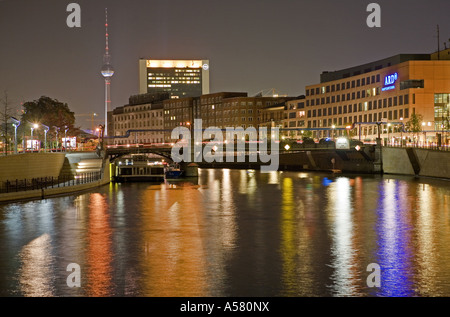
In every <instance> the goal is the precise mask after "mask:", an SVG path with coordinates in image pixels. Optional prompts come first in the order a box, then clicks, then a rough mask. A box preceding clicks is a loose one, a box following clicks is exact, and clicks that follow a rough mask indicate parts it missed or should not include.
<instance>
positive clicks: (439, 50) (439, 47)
mask: <svg viewBox="0 0 450 317" xmlns="http://www.w3.org/2000/svg"><path fill="white" fill-rule="evenodd" d="M437 41H438V55H437V58H438V60H440V59H441V58H440V55H441V46H440V39H439V24H438V25H437Z"/></svg>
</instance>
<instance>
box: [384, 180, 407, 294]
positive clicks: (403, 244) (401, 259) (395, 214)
mask: <svg viewBox="0 0 450 317" xmlns="http://www.w3.org/2000/svg"><path fill="white" fill-rule="evenodd" d="M378 193H379V203H378V208H377V213H378V223H377V233H378V237H377V242H378V252H377V255H378V262H377V263H378V264H379V265H380V267H381V273H382V274H381V289H380V292H379V294H380V295H382V296H396V297H400V296H411V295H413V294H414V288H413V287H412V277H413V276H412V275H413V273H414V271H413V269H412V265H413V263H412V259H411V257H412V254H411V248H412V247H413V246H414V243H413V242H412V241H411V229H412V227H411V218H410V217H411V209H412V206H409V200H408V199H407V198H408V196H407V195H406V193H405V192H404V189H403V187H402V183H401V182H399V181H395V180H385V181H382V182H380V185H379V189H378ZM405 198H406V199H405Z"/></svg>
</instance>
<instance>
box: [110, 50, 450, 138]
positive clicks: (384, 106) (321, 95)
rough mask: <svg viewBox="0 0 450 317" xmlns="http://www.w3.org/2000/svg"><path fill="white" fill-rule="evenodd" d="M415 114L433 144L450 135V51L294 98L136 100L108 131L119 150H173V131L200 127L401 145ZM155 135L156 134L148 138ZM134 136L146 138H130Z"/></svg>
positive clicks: (340, 75) (381, 65)
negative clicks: (153, 146) (151, 146)
mask: <svg viewBox="0 0 450 317" xmlns="http://www.w3.org/2000/svg"><path fill="white" fill-rule="evenodd" d="M415 114H417V115H420V116H422V123H421V124H422V126H421V130H422V131H424V132H426V133H427V134H426V135H427V137H428V138H435V137H436V135H437V134H442V133H444V132H445V131H448V129H449V119H450V49H446V50H444V51H441V52H440V54H439V55H438V54H437V53H434V54H399V55H396V56H392V57H389V58H386V59H383V60H378V61H374V62H371V63H367V64H364V65H360V66H356V67H351V68H347V69H342V70H338V71H333V72H323V73H322V74H321V75H320V82H319V83H317V84H312V85H308V86H306V87H305V94H304V95H301V96H295V97H288V96H261V95H259V96H248V94H247V93H245V92H219V93H209V94H203V95H200V96H189V97H184V98H173V96H171V95H170V94H168V93H165V92H164V93H146V94H140V95H137V96H131V97H130V100H129V104H128V105H125V106H123V107H119V108H116V109H115V110H114V111H112V112H111V121H110V122H111V128H110V130H111V129H112V130H113V135H114V136H115V137H116V138H115V141H114V143H116V144H127V143H169V142H171V141H172V139H171V131H172V130H173V129H174V128H176V127H179V126H186V127H189V126H190V125H191V124H192V122H193V121H194V119H202V123H203V128H207V127H218V128H222V129H225V128H226V127H243V128H248V127H255V128H259V127H263V126H265V127H275V126H276V127H280V128H283V129H284V130H283V132H282V135H283V136H285V137H290V138H296V139H299V138H301V137H303V136H304V135H305V134H304V133H305V132H306V131H308V135H310V136H312V137H314V138H316V139H321V138H324V137H329V136H339V135H342V134H347V132H348V129H349V128H351V129H353V130H352V131H353V132H354V133H353V135H354V136H355V137H359V138H361V139H362V140H365V141H374V140H375V139H376V138H377V137H378V136H379V135H383V136H384V137H385V136H386V135H390V137H392V138H396V137H397V138H398V137H400V136H401V135H403V134H402V131H403V129H401V126H402V125H403V126H405V125H407V123H408V121H409V120H410V119H411V117H412V115H415ZM380 122H381V123H383V124H381V125H380V124H379V123H380ZM335 128H340V129H336V130H334V129H335ZM342 128H348V129H347V131H346V130H343V129H342ZM151 129H153V130H155V131H145V130H151ZM378 129H380V130H378ZM128 130H142V131H141V132H135V133H132V134H130V135H127V131H128ZM157 130H159V131H157ZM440 132H442V133H440ZM424 135H425V134H424Z"/></svg>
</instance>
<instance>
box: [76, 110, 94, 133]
mask: <svg viewBox="0 0 450 317" xmlns="http://www.w3.org/2000/svg"><path fill="white" fill-rule="evenodd" d="M96 116H97V113H95V112H90V113H80V114H76V115H75V117H90V120H91V130H92V131H94V127H95V125H94V117H96ZM86 120H89V119H86Z"/></svg>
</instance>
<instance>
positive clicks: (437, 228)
mask: <svg viewBox="0 0 450 317" xmlns="http://www.w3.org/2000/svg"><path fill="white" fill-rule="evenodd" d="M449 205H450V186H449V182H446V181H439V180H430V179H427V180H420V179H415V178H409V177H387V176H385V177H380V176H364V177H361V176H351V175H331V174H326V175H321V174H313V173H305V172H302V173H298V172H271V173H268V174H262V173H260V172H258V171H253V170H227V169H225V170H213V169H210V170H201V171H200V177H199V178H198V180H197V181H195V182H176V183H164V184H146V183H136V184H110V185H108V186H105V187H102V188H100V189H98V190H96V191H94V192H89V193H83V194H79V195H74V196H67V197H58V198H52V199H47V200H43V201H30V202H23V203H13V204H7V205H3V206H1V207H0V239H1V240H0V241H2V243H1V245H0V295H1V296H286V297H298V296H449V295H450V270H449V266H450V248H448V245H450V215H449V212H450V207H449ZM70 263H77V264H79V265H80V267H81V287H80V288H70V287H68V286H67V284H66V278H67V276H68V274H69V273H70V272H67V271H66V267H67V265H68V264H70ZM371 263H377V264H379V265H380V268H381V286H380V287H369V286H368V285H367V277H368V275H369V274H370V272H368V271H367V267H368V265H369V264H371Z"/></svg>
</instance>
